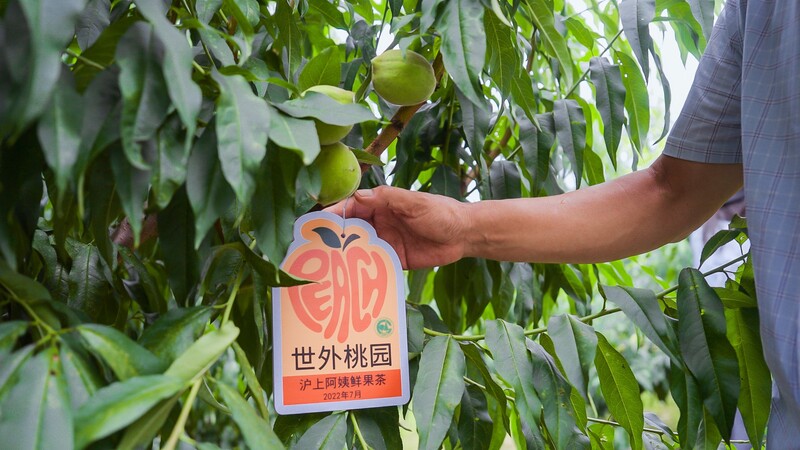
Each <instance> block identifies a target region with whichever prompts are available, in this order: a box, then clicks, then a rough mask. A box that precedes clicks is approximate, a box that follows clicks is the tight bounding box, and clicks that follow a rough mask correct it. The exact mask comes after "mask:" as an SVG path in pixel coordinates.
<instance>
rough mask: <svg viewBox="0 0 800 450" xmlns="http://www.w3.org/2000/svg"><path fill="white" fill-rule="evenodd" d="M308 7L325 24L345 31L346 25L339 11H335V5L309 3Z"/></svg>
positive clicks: (325, 2) (326, 2) (324, 2)
mask: <svg viewBox="0 0 800 450" xmlns="http://www.w3.org/2000/svg"><path fill="white" fill-rule="evenodd" d="M308 6H309V7H310V8H311V10H312V11H316V12H318V13H319V14H320V15H321V16H322V17H323V18H324V20H325V23H326V24H328V25H330V26H332V27H334V28H338V29H340V30H347V29H348V27H347V23H346V22H345V21H344V15H342V13H341V11H339V10H338V9H336V5H334V4H333V3H330V2H328V1H323V2H309V4H308Z"/></svg>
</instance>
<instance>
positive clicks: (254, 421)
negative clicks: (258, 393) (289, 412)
mask: <svg viewBox="0 0 800 450" xmlns="http://www.w3.org/2000/svg"><path fill="white" fill-rule="evenodd" d="M217 388H218V389H219V394H220V395H221V396H222V400H223V401H224V402H225V404H226V405H228V407H229V408H230V409H231V415H232V416H233V420H234V422H236V425H238V426H239V431H241V432H242V437H244V442H245V443H246V444H247V446H248V447H249V448H253V449H257V448H265V449H266V448H269V449H273V448H274V449H279V448H284V447H283V443H281V441H280V439H278V436H277V435H275V432H274V431H272V427H271V426H270V424H269V422H267V421H265V420H264V419H262V418H261V417H259V416H258V415H257V414H256V412H255V410H254V409H253V407H251V406H250V405H249V404H248V403H247V401H246V400H245V399H244V398H242V395H241V394H240V393H239V392H238V391H236V390H235V389H234V388H232V387H230V386H228V385H227V384H225V383H222V382H220V383H217ZM341 434H342V435H344V432H342V433H341ZM343 437H344V436H343ZM342 444H344V442H342ZM343 446H344V445H341V446H340V447H343ZM308 448H321V447H308Z"/></svg>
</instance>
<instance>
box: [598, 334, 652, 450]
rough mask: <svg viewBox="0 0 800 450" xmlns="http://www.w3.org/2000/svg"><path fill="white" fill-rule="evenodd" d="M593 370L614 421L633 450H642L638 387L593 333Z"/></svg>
mask: <svg viewBox="0 0 800 450" xmlns="http://www.w3.org/2000/svg"><path fill="white" fill-rule="evenodd" d="M597 343H598V346H597V350H598V352H597V354H596V356H595V366H596V367H597V376H598V378H599V379H600V390H601V391H602V392H603V397H604V398H605V399H606V404H607V405H608V410H609V411H610V412H611V414H613V415H614V419H615V420H616V421H617V422H618V423H619V424H620V425H621V426H622V428H624V429H625V431H627V432H628V436H629V437H630V439H631V442H632V447H633V449H641V448H642V430H643V429H644V407H643V406H642V398H641V397H640V396H639V383H637V382H636V377H634V376H633V371H631V368H630V366H628V362H627V361H625V358H623V357H622V355H620V354H619V352H617V350H616V349H614V347H612V346H611V344H609V343H608V341H607V340H606V338H605V336H603V335H602V334H600V333H597Z"/></svg>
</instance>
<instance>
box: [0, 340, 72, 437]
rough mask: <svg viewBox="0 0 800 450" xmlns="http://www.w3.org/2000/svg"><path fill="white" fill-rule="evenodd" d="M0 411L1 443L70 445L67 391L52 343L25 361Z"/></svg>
mask: <svg viewBox="0 0 800 450" xmlns="http://www.w3.org/2000/svg"><path fill="white" fill-rule="evenodd" d="M0 411H2V413H0V436H3V446H4V447H6V448H13V449H20V450H24V449H43V450H44V449H51V448H59V449H72V448H73V444H72V441H73V431H72V422H73V420H72V419H73V417H72V412H71V410H70V402H69V393H68V392H67V386H66V383H65V381H64V377H63V374H62V369H61V363H60V359H59V357H58V352H57V351H56V349H55V347H50V348H48V349H47V350H45V351H43V352H41V353H39V354H38V355H36V356H34V357H33V358H31V359H28V360H27V361H26V362H25V364H24V365H23V366H22V367H21V368H20V369H19V374H18V377H17V381H16V383H15V384H14V385H13V386H12V387H11V389H10V390H9V391H8V394H7V395H6V396H5V397H4V399H3V401H2V403H0ZM76 419H77V418H76ZM76 423H79V422H77V420H76Z"/></svg>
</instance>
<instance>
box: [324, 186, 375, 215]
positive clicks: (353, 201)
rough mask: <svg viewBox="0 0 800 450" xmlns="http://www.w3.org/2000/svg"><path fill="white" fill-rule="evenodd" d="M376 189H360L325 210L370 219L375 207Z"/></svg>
mask: <svg viewBox="0 0 800 450" xmlns="http://www.w3.org/2000/svg"><path fill="white" fill-rule="evenodd" d="M375 198H376V190H374V189H359V190H357V191H356V192H355V193H354V194H353V195H352V196H351V197H348V198H346V199H344V200H342V201H340V202H339V203H337V204H335V205H332V206H329V207H327V208H325V209H324V211H326V212H329V213H331V214H336V215H337V216H344V217H347V218H352V217H357V218H359V219H366V220H369V219H371V218H372V213H373V210H374V209H375V207H374V205H375V201H374V200H375Z"/></svg>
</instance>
